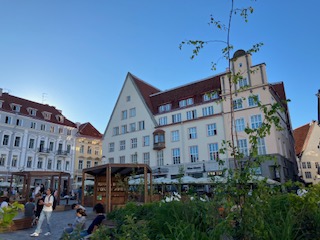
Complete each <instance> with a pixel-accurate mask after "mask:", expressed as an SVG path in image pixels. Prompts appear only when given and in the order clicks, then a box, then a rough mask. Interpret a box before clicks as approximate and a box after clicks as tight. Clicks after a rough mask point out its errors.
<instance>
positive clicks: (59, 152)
mask: <svg viewBox="0 0 320 240" xmlns="http://www.w3.org/2000/svg"><path fill="white" fill-rule="evenodd" d="M56 154H57V155H62V156H67V155H68V154H69V153H68V151H63V150H58V151H57V152H56Z"/></svg>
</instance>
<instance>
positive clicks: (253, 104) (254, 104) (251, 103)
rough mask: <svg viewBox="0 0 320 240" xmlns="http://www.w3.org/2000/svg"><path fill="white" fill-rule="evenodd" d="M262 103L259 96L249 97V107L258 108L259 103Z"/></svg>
mask: <svg viewBox="0 0 320 240" xmlns="http://www.w3.org/2000/svg"><path fill="white" fill-rule="evenodd" d="M255 98H257V99H256V100H255ZM259 101H260V98H259V95H252V96H249V97H248V106H249V107H257V106H258V102H259Z"/></svg>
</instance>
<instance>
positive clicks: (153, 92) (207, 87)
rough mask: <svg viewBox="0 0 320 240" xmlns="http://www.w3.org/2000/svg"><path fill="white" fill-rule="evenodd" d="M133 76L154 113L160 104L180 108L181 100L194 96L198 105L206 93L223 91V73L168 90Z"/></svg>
mask: <svg viewBox="0 0 320 240" xmlns="http://www.w3.org/2000/svg"><path fill="white" fill-rule="evenodd" d="M131 76H132V77H133V80H134V82H135V84H136V86H137V87H138V89H139V91H140V93H141V95H142V96H143V98H144V100H145V102H146V103H147V105H148V107H149V109H150V110H151V112H152V113H153V114H157V113H158V108H159V106H161V105H164V104H167V103H171V110H174V109H177V108H179V101H180V100H183V99H187V98H191V97H192V98H193V99H194V105H197V104H200V103H202V102H203V95H204V94H205V93H208V92H212V91H217V92H218V93H219V94H220V92H221V89H220V86H221V84H220V77H221V76H222V75H217V76H214V77H209V78H206V79H204V80H200V81H197V82H193V83H190V84H187V85H184V86H180V87H177V88H174V89H171V90H167V91H160V90H159V89H157V88H155V87H153V86H151V85H149V84H147V83H145V82H143V81H142V80H140V79H138V78H137V77H135V76H133V75H132V74H131Z"/></svg>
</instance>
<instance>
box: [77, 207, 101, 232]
mask: <svg viewBox="0 0 320 240" xmlns="http://www.w3.org/2000/svg"><path fill="white" fill-rule="evenodd" d="M93 211H95V212H96V214H97V216H96V217H95V219H93V221H92V223H91V224H90V226H89V227H88V229H87V230H83V231H81V232H80V236H81V237H85V236H87V235H89V234H91V233H92V232H93V231H94V230H96V229H97V228H98V227H99V226H100V224H101V222H102V221H103V220H104V219H105V218H106V217H105V214H104V213H105V211H104V206H103V205H102V204H101V203H97V204H96V205H95V206H94V207H93Z"/></svg>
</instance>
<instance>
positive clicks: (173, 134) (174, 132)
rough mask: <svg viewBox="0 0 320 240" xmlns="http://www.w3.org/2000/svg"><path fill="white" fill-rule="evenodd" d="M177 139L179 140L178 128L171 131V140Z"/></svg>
mask: <svg viewBox="0 0 320 240" xmlns="http://www.w3.org/2000/svg"><path fill="white" fill-rule="evenodd" d="M179 141H180V134H179V130H174V131H171V142H179Z"/></svg>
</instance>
